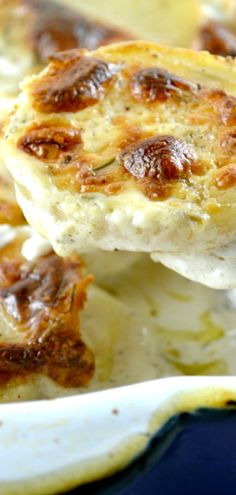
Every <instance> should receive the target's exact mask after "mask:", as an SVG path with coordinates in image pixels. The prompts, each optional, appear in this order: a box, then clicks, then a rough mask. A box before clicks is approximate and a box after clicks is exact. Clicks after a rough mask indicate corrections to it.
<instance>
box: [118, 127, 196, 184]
mask: <svg viewBox="0 0 236 495" xmlns="http://www.w3.org/2000/svg"><path fill="white" fill-rule="evenodd" d="M195 159H196V157H195V155H194V153H193V151H192V149H191V148H190V146H188V145H187V144H186V143H184V142H183V141H180V140H178V139H176V138H175V137H173V136H154V137H151V138H149V139H145V140H142V141H140V142H139V143H136V144H133V145H131V146H129V147H127V148H126V149H124V150H123V151H122V152H121V154H120V157H119V160H120V162H121V163H122V165H123V166H124V168H125V169H126V170H128V172H130V173H131V174H132V175H133V176H134V177H136V178H137V179H144V178H145V177H149V178H150V179H153V180H159V181H160V180H161V181H165V180H167V181H169V180H173V179H180V178H182V177H185V176H186V174H187V173H188V171H189V169H190V167H191V163H192V162H193V160H195Z"/></svg>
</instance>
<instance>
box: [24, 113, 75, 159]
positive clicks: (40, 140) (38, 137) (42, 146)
mask: <svg viewBox="0 0 236 495" xmlns="http://www.w3.org/2000/svg"><path fill="white" fill-rule="evenodd" d="M80 143H81V137H80V132H79V131H78V130H77V129H75V128H73V126H70V125H69V123H67V122H66V121H61V120H58V121H56V120H55V119H54V121H51V122H46V123H45V124H44V125H34V126H31V127H30V128H29V129H27V133H26V134H25V135H24V136H22V137H21V138H20V139H19V141H18V146H19V148H20V149H22V150H23V151H25V152H26V153H28V154H29V155H32V156H36V157H38V158H41V159H42V160H44V159H46V160H50V159H56V158H58V157H59V156H60V155H62V154H64V153H67V152H69V151H70V150H72V149H74V148H75V147H76V146H78V145H79V144H80Z"/></svg>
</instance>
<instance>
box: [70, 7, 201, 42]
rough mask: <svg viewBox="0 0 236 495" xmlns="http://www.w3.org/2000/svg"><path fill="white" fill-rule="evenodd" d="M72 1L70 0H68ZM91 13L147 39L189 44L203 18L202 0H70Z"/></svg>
mask: <svg viewBox="0 0 236 495" xmlns="http://www.w3.org/2000/svg"><path fill="white" fill-rule="evenodd" d="M67 1H68V0H67ZM68 3H70V5H73V6H76V7H78V8H80V9H81V11H83V12H85V13H86V14H87V15H92V16H94V17H97V18H100V19H102V20H103V21H104V20H105V21H107V22H112V23H113V24H114V25H117V26H120V27H121V28H125V29H126V30H128V31H130V32H131V33H134V35H136V38H138V39H147V40H150V41H156V42H159V43H166V44H169V45H175V46H183V47H189V46H190V45H191V42H192V40H193V38H194V36H195V34H196V31H197V27H198V24H199V21H200V6H199V2H198V0H177V1H175V0H165V1H163V0H139V1H138V2H137V0H129V2H127V1H126V0H113V1H112V2H111V1H110V0H89V2H88V1H87V0H69V2H68Z"/></svg>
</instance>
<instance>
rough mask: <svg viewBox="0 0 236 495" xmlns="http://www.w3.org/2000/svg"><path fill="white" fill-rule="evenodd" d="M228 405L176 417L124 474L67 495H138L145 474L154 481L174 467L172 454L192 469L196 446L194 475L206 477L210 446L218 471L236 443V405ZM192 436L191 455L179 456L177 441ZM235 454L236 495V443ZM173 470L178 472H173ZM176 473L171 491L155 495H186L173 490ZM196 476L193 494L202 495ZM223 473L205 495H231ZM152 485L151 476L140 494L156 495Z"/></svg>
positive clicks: (161, 429) (173, 417)
mask: <svg viewBox="0 0 236 495" xmlns="http://www.w3.org/2000/svg"><path fill="white" fill-rule="evenodd" d="M225 406H226V407H222V408H219V409H218V408H217V409H214V408H199V409H196V410H195V411H193V412H183V413H181V414H178V415H174V416H172V417H171V418H170V419H169V420H168V421H167V422H166V423H165V424H164V425H163V426H162V427H161V428H160V429H159V430H158V431H157V432H156V433H155V434H154V435H152V437H151V438H150V439H149V441H148V444H147V447H146V449H145V450H144V451H143V452H142V453H141V454H140V455H139V456H138V457H136V458H135V459H133V460H132V462H131V463H130V464H129V465H128V466H127V467H126V468H125V469H123V470H122V471H121V472H118V473H116V474H114V475H112V476H111V477H108V478H104V479H102V480H99V481H96V482H93V483H89V484H86V485H83V486H81V487H78V488H75V489H73V490H71V491H70V492H66V493H67V495H118V494H121V495H123V493H124V495H126V494H127V495H136V493H137V482H139V481H140V480H142V478H144V475H146V473H148V472H149V473H152V478H153V472H155V473H157V472H158V470H159V472H161V469H162V470H163V466H164V467H165V465H166V462H168V463H169V465H170V459H171V456H170V455H169V452H172V455H175V459H174V462H175V460H176V462H177V463H178V457H179V460H180V467H181V465H185V461H184V459H185V457H184V456H185V455H187V457H188V461H189V462H190V466H191V456H192V452H193V450H192V447H193V446H194V447H195V457H194V461H193V465H194V469H195V470H194V473H195V474H196V475H197V473H198V472H199V474H202V471H204V469H203V468H204V464H203V463H202V462H203V460H204V459H203V458H204V456H206V452H205V450H206V447H207V449H208V452H207V458H208V465H209V469H210V462H211V461H212V463H213V469H217V466H218V461H219V462H222V463H224V460H225V455H226V452H225V451H226V450H227V447H228V446H229V443H230V442H229V439H230V438H231V437H232V440H236V402H235V401H231V400H229V401H228V402H226V404H225ZM222 427H223V430H222ZM226 427H227V435H226V433H223V434H222V435H218V433H219V430H220V431H224V429H225V430H226ZM232 432H233V435H232ZM208 433H209V434H210V438H209V439H207V435H208ZM188 435H189V441H188V442H187V443H186V442H185V443H186V445H189V447H188V448H187V452H185V453H184V452H182V454H181V453H180V450H178V449H177V451H178V452H179V454H178V455H177V457H176V448H175V444H176V442H177V443H178V442H179V440H181V438H183V437H185V440H186V438H188ZM196 435H197V436H196ZM229 435H230V436H229ZM191 436H192V438H191ZM198 440H199V441H198ZM212 440H213V444H212V446H211V442H212ZM223 440H225V444H224V443H222V441H223ZM181 441H182V440H181ZM206 442H208V443H207V445H206ZM182 443H183V442H182ZM196 443H197V444H198V445H197V449H196ZM233 444H234V443H233ZM185 448H186V446H185ZM211 449H212V451H211ZM196 450H197V451H196ZM231 451H232V456H233V457H232V462H233V463H234V459H235V474H234V472H233V473H231V482H232V484H233V486H234V490H235V491H234V492H233V491H231V494H234V493H236V442H235V449H234V448H232V449H231ZM196 454H197V457H196ZM181 455H182V461H181ZM202 456H203V458H202ZM227 456H228V461H229V457H230V456H229V452H228V450H227ZM221 458H222V459H221ZM214 463H215V467H214ZM198 464H199V466H198ZM216 464H217V466H216ZM227 465H228V467H229V469H231V463H229V462H228V464H227ZM161 466H162V467H161ZM211 469H212V466H211ZM172 471H174V470H173V469H172ZM190 471H191V470H190ZM225 473H226V476H227V466H226V472H225ZM172 474H173V479H172V481H171V477H170V479H169V484H170V483H172V485H173V488H172V489H171V491H168V490H167V489H165V491H161V489H160V490H158V492H156V491H155V494H157V495H169V493H172V494H173V495H179V493H182V495H183V489H181V491H179V490H178V491H176V490H175V491H174V492H173V489H174V487H175V486H176V480H175V479H174V472H173V473H172ZM195 474H193V480H192V481H193V487H192V491H191V493H189V495H195V494H196V495H197V494H198V495H200V494H199V488H198V486H197V479H196V480H195V479H194V476H195ZM219 474H220V470H219V468H218V472H216V476H215V479H214V480H213V481H214V483H215V484H216V486H214V488H213V486H212V487H210V486H208V488H207V487H206V486H205V485H204V486H205V488H206V489H207V490H210V491H207V492H204V495H205V493H206V494H208V495H212V494H213V493H214V495H218V494H221V495H223V494H224V495H227V493H228V492H227V491H225V489H226V486H225V484H224V487H222V486H221V485H222V480H221V479H219V480H217V476H218V475H219ZM186 475H189V473H186V472H185V473H183V476H182V481H183V483H184V476H186ZM208 481H209V480H208ZM208 481H207V483H208ZM148 483H149V482H148V477H147V479H146V481H145V487H144V491H140V492H139V493H141V494H145V495H146V494H148V495H152V493H154V492H153V491H150V490H151V488H150V487H148ZM202 483H203V484H204V483H205V484H206V480H205V481H204V479H202ZM152 485H153V479H152ZM208 485H209V483H208ZM150 486H151V485H150ZM160 486H161V485H160ZM162 486H163V483H162ZM194 486H195V487H196V491H194V490H195V488H194ZM218 488H219V490H221V489H222V490H223V491H216V490H217V489H218ZM212 490H214V491H212ZM202 493H203V492H202V490H201V494H202Z"/></svg>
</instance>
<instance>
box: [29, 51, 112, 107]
mask: <svg viewBox="0 0 236 495" xmlns="http://www.w3.org/2000/svg"><path fill="white" fill-rule="evenodd" d="M114 74H115V67H114V66H113V64H108V63H106V62H104V61H102V60H98V59H95V58H91V57H86V56H81V54H80V53H78V54H77V55H76V56H74V57H73V52H72V56H71V53H70V52H69V53H68V57H66V55H65V54H64V55H63V59H62V58H61V57H60V55H59V57H58V58H57V57H54V58H53V59H52V62H51V65H50V69H49V70H48V72H47V75H46V76H45V77H44V78H42V80H40V79H39V81H35V84H33V85H32V88H31V98H32V104H33V107H34V108H35V109H36V110H38V111H39V112H43V113H50V112H55V113H59V112H77V111H78V110H82V109H83V108H86V107H88V106H91V105H95V104H96V103H97V102H98V100H100V99H102V97H103V96H104V94H105V90H106V88H107V87H108V86H109V83H110V82H111V81H112V79H113V78H114Z"/></svg>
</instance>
